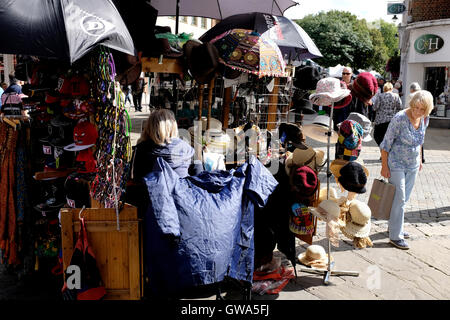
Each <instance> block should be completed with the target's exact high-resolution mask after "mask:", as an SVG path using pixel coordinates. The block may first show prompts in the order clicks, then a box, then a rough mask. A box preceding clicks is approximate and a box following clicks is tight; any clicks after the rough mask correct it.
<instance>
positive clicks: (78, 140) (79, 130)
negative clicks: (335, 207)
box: [64, 121, 98, 151]
mask: <svg viewBox="0 0 450 320" xmlns="http://www.w3.org/2000/svg"><path fill="white" fill-rule="evenodd" d="M97 138H98V132H97V129H96V128H95V126H94V125H93V124H92V123H90V122H89V121H80V122H78V123H77V125H76V126H75V128H74V129H73V141H74V143H71V144H69V145H67V146H65V147H64V150H67V151H80V150H84V149H87V148H90V147H92V146H94V145H95V143H96V141H97Z"/></svg>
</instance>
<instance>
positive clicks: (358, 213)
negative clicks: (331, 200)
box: [340, 199, 373, 248]
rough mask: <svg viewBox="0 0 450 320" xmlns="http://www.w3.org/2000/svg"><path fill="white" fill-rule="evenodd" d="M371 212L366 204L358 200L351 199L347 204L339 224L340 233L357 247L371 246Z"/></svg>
mask: <svg viewBox="0 0 450 320" xmlns="http://www.w3.org/2000/svg"><path fill="white" fill-rule="evenodd" d="M371 215H372V212H371V210H370V208H369V206H368V205H367V204H365V203H364V202H362V201H359V200H356V199H355V200H352V201H351V202H350V204H349V206H348V212H347V213H346V216H345V221H343V223H342V224H341V227H340V228H341V231H342V234H343V235H345V236H346V237H347V238H349V239H350V240H353V244H354V245H355V247H357V248H365V247H366V246H372V245H373V244H372V241H371V240H370V238H369V235H370V226H371V223H370V218H371Z"/></svg>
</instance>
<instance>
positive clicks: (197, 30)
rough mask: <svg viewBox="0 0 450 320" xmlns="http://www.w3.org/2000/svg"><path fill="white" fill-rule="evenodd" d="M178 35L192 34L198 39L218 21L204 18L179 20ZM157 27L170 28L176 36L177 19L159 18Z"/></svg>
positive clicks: (182, 18)
mask: <svg viewBox="0 0 450 320" xmlns="http://www.w3.org/2000/svg"><path fill="white" fill-rule="evenodd" d="M178 19H179V20H178V34H180V33H183V32H184V33H186V34H192V39H198V38H200V36H201V35H203V34H204V33H205V32H206V31H208V30H209V29H210V28H211V27H212V26H214V25H215V24H216V20H214V19H209V18H202V17H185V16H181V17H179V18H178ZM156 25H158V26H167V27H170V28H171V30H172V33H173V34H175V25H176V21H175V17H158V19H156Z"/></svg>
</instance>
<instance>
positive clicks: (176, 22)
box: [175, 0, 180, 35]
mask: <svg viewBox="0 0 450 320" xmlns="http://www.w3.org/2000/svg"><path fill="white" fill-rule="evenodd" d="M178 20H180V0H177V8H176V17H175V34H176V35H178V26H179V21H178Z"/></svg>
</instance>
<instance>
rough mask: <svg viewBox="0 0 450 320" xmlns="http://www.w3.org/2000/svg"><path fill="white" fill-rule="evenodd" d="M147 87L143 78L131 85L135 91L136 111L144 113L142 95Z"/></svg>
mask: <svg viewBox="0 0 450 320" xmlns="http://www.w3.org/2000/svg"><path fill="white" fill-rule="evenodd" d="M145 85H146V83H145V81H144V78H143V77H139V79H137V80H136V81H135V82H133V84H132V85H131V89H132V91H133V103H134V109H135V110H136V111H142V93H143V92H144V86H145Z"/></svg>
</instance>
